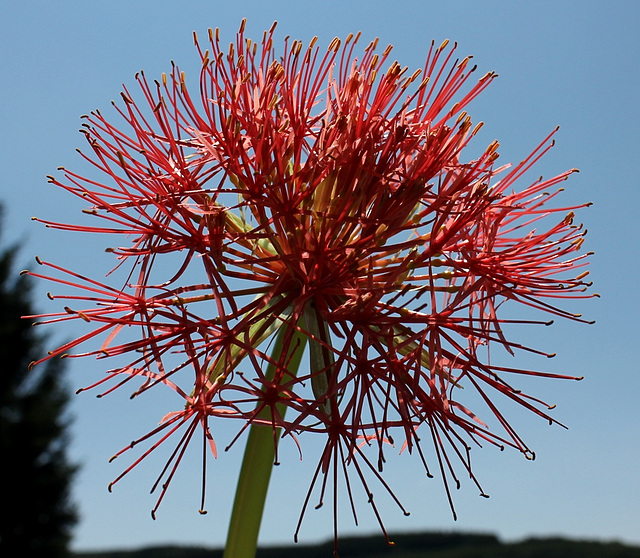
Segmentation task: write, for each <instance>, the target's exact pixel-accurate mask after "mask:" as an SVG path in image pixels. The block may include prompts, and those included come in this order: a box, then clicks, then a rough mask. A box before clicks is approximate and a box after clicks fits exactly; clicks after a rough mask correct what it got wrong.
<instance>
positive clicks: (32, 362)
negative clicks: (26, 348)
mask: <svg viewBox="0 0 640 558" xmlns="http://www.w3.org/2000/svg"><path fill="white" fill-rule="evenodd" d="M35 365H36V361H35V360H32V361H31V362H30V363H29V366H27V368H28V369H29V370H33V367H34V366H35Z"/></svg>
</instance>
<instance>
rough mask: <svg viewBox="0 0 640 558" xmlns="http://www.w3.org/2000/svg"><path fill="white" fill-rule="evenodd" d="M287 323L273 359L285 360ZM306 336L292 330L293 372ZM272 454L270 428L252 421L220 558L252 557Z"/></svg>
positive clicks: (266, 415) (265, 413)
mask: <svg viewBox="0 0 640 558" xmlns="http://www.w3.org/2000/svg"><path fill="white" fill-rule="evenodd" d="M287 329H288V328H287V327H286V326H285V327H282V328H281V329H280V332H279V334H278V336H277V338H276V343H275V346H274V348H273V353H272V360H273V362H287V360H288V359H286V358H285V359H281V358H280V356H281V353H282V345H283V339H284V336H285V335H286V331H287ZM305 342H306V337H305V336H304V335H302V334H300V333H298V332H295V333H294V336H293V339H292V341H291V344H290V345H289V346H290V347H291V350H292V351H293V354H292V355H291V358H290V359H289V362H288V365H287V369H288V370H289V372H290V373H291V374H293V375H295V374H296V373H297V370H298V366H299V365H300V361H301V359H302V353H303V352H304V346H305ZM274 374H275V366H274V365H273V363H270V364H269V366H268V367H267V371H266V378H267V379H268V380H271V379H273V376H274ZM277 408H278V412H279V413H280V415H281V416H284V413H285V411H286V407H285V406H284V405H277ZM257 418H261V419H265V420H271V411H270V409H269V407H264V408H263V409H262V410H261V411H260V412H259V413H258V415H257ZM279 436H280V429H278V430H277V432H276V434H275V442H277V440H278V438H279ZM274 458H275V448H274V432H273V430H272V428H270V427H269V426H265V425H264V424H263V425H259V424H255V423H254V424H252V425H251V427H250V429H249V437H248V439H247V445H246V447H245V450H244V457H243V460H242V467H241V469H240V476H239V477H238V486H237V488H236V495H235V499H234V502H233V510H232V512H231V520H230V522H229V531H228V533H227V544H226V546H225V549H224V558H254V557H255V555H256V550H257V547H258V534H259V532H260V523H261V521H262V513H263V511H264V504H265V500H266V498H267V491H268V488H269V480H270V478H271V471H272V469H273V462H274Z"/></svg>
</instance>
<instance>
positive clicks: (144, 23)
mask: <svg viewBox="0 0 640 558" xmlns="http://www.w3.org/2000/svg"><path fill="white" fill-rule="evenodd" d="M0 7H1V13H2V14H3V18H2V21H1V22H0V56H1V59H2V67H3V78H2V80H1V82H0V164H1V168H2V171H3V172H2V174H1V175H0V201H2V202H3V203H4V205H5V222H4V230H3V240H13V241H19V242H20V243H21V245H22V253H21V256H22V258H21V259H22V261H24V262H25V265H28V263H27V262H29V261H32V260H31V258H32V256H33V255H35V254H38V255H40V256H41V257H43V258H47V259H49V260H53V261H56V262H57V263H60V264H62V265H66V266H69V267H76V268H83V269H85V270H86V269H90V268H91V266H92V265H93V262H94V261H98V260H100V259H101V258H106V257H107V256H106V255H103V248H104V245H102V244H101V243H100V242H97V240H96V239H86V238H84V237H80V236H78V235H72V234H71V235H70V234H66V233H61V232H57V231H50V230H45V229H44V227H43V226H41V225H38V224H37V223H33V222H31V221H30V218H31V216H33V215H37V216H39V217H42V218H45V219H51V220H61V221H73V220H74V219H75V218H76V216H77V215H78V212H79V211H80V209H81V208H82V207H81V206H80V205H79V204H78V202H77V201H76V200H75V199H71V198H70V196H69V195H66V194H65V193H64V192H63V191H57V190H56V189H55V188H54V187H52V186H51V185H49V184H47V181H46V178H45V176H46V175H47V174H52V173H54V172H55V169H56V168H57V167H58V166H61V165H63V166H67V167H69V168H73V167H74V165H76V166H77V163H78V155H77V154H76V153H75V148H76V147H80V146H82V145H83V138H82V136H81V135H80V134H79V133H78V131H77V130H78V129H79V127H80V124H81V121H80V115H82V114H85V113H87V112H89V111H90V110H93V109H96V108H100V109H102V110H103V112H105V113H106V112H108V111H109V109H110V101H111V99H117V98H119V92H120V90H121V84H122V83H125V84H128V85H132V84H133V82H134V74H135V72H137V71H138V70H140V69H144V70H145V73H146V75H147V76H149V77H150V78H154V77H156V76H159V75H160V74H161V73H162V72H165V71H166V72H168V71H170V61H171V60H175V61H176V62H177V63H178V64H179V65H180V66H181V68H182V69H183V70H185V71H186V72H187V74H188V75H189V73H190V72H191V75H193V76H196V75H197V71H198V66H199V63H198V57H197V53H196V51H195V48H194V47H193V43H192V31H194V30H196V31H197V32H198V33H199V34H201V35H202V36H206V30H207V28H208V27H219V28H220V29H221V33H222V35H223V37H224V38H225V39H226V40H228V41H231V40H232V39H233V38H234V35H235V32H236V30H237V28H238V26H239V23H240V20H241V19H242V18H243V17H247V18H248V23H247V35H248V36H250V37H251V36H253V37H254V38H256V39H259V38H260V37H261V36H262V32H263V31H264V30H265V29H268V28H269V27H270V26H271V24H272V23H273V21H274V20H277V21H278V22H279V25H278V37H280V38H282V37H284V36H285V35H290V36H291V37H293V38H298V39H301V40H303V41H305V42H307V41H308V40H309V39H311V37H313V36H314V35H317V36H318V37H319V42H320V44H325V45H326V44H328V43H329V42H330V41H331V39H332V38H333V37H334V36H342V37H344V36H346V35H347V34H348V33H350V32H355V31H358V30H361V31H362V33H363V40H362V43H363V44H365V45H366V43H367V42H368V40H370V39H373V38H375V37H380V41H381V43H382V44H385V45H386V44H389V43H390V44H393V45H394V55H395V58H397V59H398V60H399V61H400V62H401V63H402V64H403V65H407V66H409V67H410V68H411V69H413V68H417V67H422V64H423V61H424V57H425V56H426V50H427V48H428V45H429V43H430V41H431V40H432V39H435V41H436V42H440V41H442V40H443V39H445V38H449V39H451V40H452V41H457V42H458V45H459V46H458V49H459V50H458V52H459V53H460V55H462V56H464V55H467V54H471V55H473V56H474V59H475V62H476V63H477V64H478V65H479V67H480V71H481V72H482V73H484V72H485V71H489V70H495V71H496V72H497V73H498V74H499V78H498V79H497V80H496V81H495V82H494V83H493V84H492V85H491V87H490V88H489V89H488V90H487V91H485V92H484V93H483V95H482V97H481V98H480V99H478V100H477V101H475V102H474V104H473V106H472V107H471V109H470V112H471V115H472V117H473V118H474V121H480V120H482V121H484V122H485V127H484V128H483V132H482V134H481V135H480V136H479V137H478V138H477V140H476V146H477V147H478V149H481V148H482V147H484V145H486V144H488V143H489V142H490V141H491V140H493V139H498V140H499V141H500V143H501V146H502V147H501V150H500V152H501V160H503V161H505V162H506V161H514V162H517V161H519V160H520V159H522V158H523V157H524V156H526V155H527V154H528V153H529V151H530V150H531V149H532V148H533V147H535V146H536V145H537V144H538V143H539V141H540V140H542V138H544V137H545V136H546V135H547V134H548V133H549V132H550V131H551V130H553V129H554V128H555V126H557V125H560V131H559V132H558V134H557V135H556V141H557V145H556V147H554V149H553V150H552V151H551V152H550V153H549V154H548V155H547V156H546V157H545V159H544V160H543V161H542V162H541V163H540V164H539V166H538V167H537V170H536V172H537V173H539V174H543V175H545V176H547V177H550V176H553V175H554V174H558V173H560V172H562V171H563V170H565V169H567V168H572V167H577V168H579V169H580V171H581V172H580V173H579V174H578V175H574V176H573V177H572V178H571V179H570V180H569V181H568V182H567V183H566V193H565V194H564V197H563V198H562V199H563V201H564V202H566V204H567V205H569V204H572V203H577V202H581V201H592V202H594V205H593V207H591V208H590V209H588V210H585V211H583V212H582V215H581V216H580V218H581V220H583V221H584V222H585V223H586V225H587V227H588V229H589V235H588V237H587V241H586V246H587V248H588V249H590V250H593V251H595V253H596V255H595V257H594V258H593V263H592V266H591V269H592V279H593V281H594V282H595V290H596V291H597V292H599V293H600V294H601V298H600V299H595V300H589V301H586V302H584V303H583V304H579V305H576V304H574V305H571V309H572V310H574V311H583V312H584V314H585V317H586V318H588V319H594V320H596V324H595V325H592V326H585V325H581V324H575V323H564V324H560V323H557V324H556V325H554V326H553V327H551V328H543V331H538V330H535V331H533V330H532V331H530V332H529V330H527V332H526V333H527V335H529V334H530V335H531V336H532V337H531V339H532V341H531V342H532V344H534V345H535V346H538V347H540V348H543V349H545V350H549V351H556V352H557V353H558V356H557V357H556V358H555V359H553V360H552V361H546V360H544V359H543V360H542V361H541V360H536V359H532V360H531V361H530V363H529V364H530V365H531V367H533V368H544V369H549V370H553V371H558V372H566V373H569V374H576V375H584V376H585V380H584V381H583V382H580V383H576V382H558V381H551V380H550V381H540V382H536V383H535V384H534V385H533V386H532V388H533V389H534V390H535V393H536V394H538V395H540V396H541V397H542V398H543V399H546V400H552V401H554V402H555V403H557V405H558V407H557V409H556V410H555V411H554V413H556V414H555V415H554V416H557V417H558V419H559V420H560V421H561V422H563V423H565V424H567V425H568V426H569V429H568V430H563V429H561V428H558V427H549V426H548V425H547V424H546V423H544V422H542V421H539V420H536V419H535V418H534V417H530V416H527V415H526V414H525V413H518V412H517V410H514V412H513V415H511V416H512V420H513V424H515V425H517V426H518V427H519V432H520V434H521V435H522V436H523V437H524V438H525V439H526V441H527V442H529V444H530V445H531V446H532V447H533V449H535V451H536V455H537V459H536V460H535V461H533V462H529V461H526V460H525V459H524V458H523V457H522V456H521V455H520V454H517V453H515V452H508V451H506V452H502V453H500V452H498V451H496V450H494V449H492V448H485V449H484V450H481V451H476V452H475V455H474V464H475V472H476V474H477V476H478V477H479V479H480V480H481V482H482V485H483V488H484V490H485V491H486V492H488V493H489V494H490V495H491V498H490V499H488V500H486V499H484V498H480V497H478V492H477V490H476V489H475V487H474V486H473V484H472V483H471V482H469V481H467V482H464V481H463V486H462V488H461V490H459V491H457V492H456V493H455V494H454V497H455V502H456V509H457V512H458V517H459V519H458V521H457V522H454V521H453V520H452V518H451V514H450V512H449V509H448V505H447V501H446V497H445V494H444V491H443V489H442V486H441V483H440V482H439V481H438V480H435V479H434V480H427V479H425V478H424V475H423V474H422V473H421V469H420V466H419V464H418V463H417V461H416V460H412V459H407V456H405V455H403V456H400V457H399V458H398V459H392V460H390V461H391V462H392V463H390V465H389V472H388V478H389V479H390V482H391V483H392V484H393V485H394V488H396V493H397V494H398V496H399V497H400V498H401V499H402V501H403V503H404V504H405V506H406V507H407V508H408V509H409V510H410V511H411V516H410V517H409V518H405V517H403V516H402V514H401V513H400V512H399V511H398V510H396V509H395V508H394V507H393V506H392V505H391V503H389V505H382V504H381V506H382V508H383V515H384V519H385V524H386V526H387V528H388V529H389V530H390V531H391V532H392V533H393V532H404V531H415V530H422V529H446V530H451V529H457V530H463V531H488V532H492V533H496V534H498V535H500V536H502V537H504V538H506V539H514V538H520V537H524V536H529V535H540V536H545V535H565V536H571V537H579V538H597V539H618V540H623V541H628V542H635V543H638V544H640V503H639V502H640V478H639V476H638V473H637V464H638V463H639V462H640V443H639V442H638V440H640V426H639V423H640V421H639V419H640V411H639V409H638V400H639V396H638V394H639V393H640V374H639V372H640V370H639V368H640V366H639V364H638V359H637V356H636V350H637V348H638V345H639V342H640V335H639V329H640V328H639V327H638V316H639V315H640V305H639V302H638V300H639V299H640V297H639V296H638V286H639V285H638V276H639V271H640V264H639V261H640V258H639V257H638V256H639V248H638V241H637V236H638V235H637V232H636V230H635V229H634V227H635V226H637V222H638V220H637V211H638V207H639V206H640V194H639V188H638V186H639V180H640V178H639V177H640V105H639V104H638V99H639V98H640V77H639V76H640V74H638V72H637V59H638V55H639V54H640V39H639V38H638V33H637V26H638V24H639V23H640V4H638V3H636V2H633V1H627V2H623V1H618V2H607V3H605V2H592V1H579V2H578V1H565V2H556V1H537V2H519V1H502V2H500V1H488V2H471V1H451V2H429V1H422V2H421V1H409V0H394V2H380V1H375V0H373V1H368V2H365V1H345V0H342V1H336V0H325V1H323V2H310V3H304V2H294V1H284V0H280V1H272V2H262V1H245V2H243V1H241V0H237V1H235V2H230V3H224V2H217V1H214V0H210V1H186V2H180V3H179V2H167V1H159V0H154V1H148V0H138V1H136V2H130V1H126V2H125V1H121V0H111V1H109V2H89V1H82V2H80V1H75V0H66V1H65V2H45V1H39V2H38V1H29V0H26V1H22V2H7V1H2V2H1V3H0ZM94 259H95V260H94ZM48 288H50V287H49V286H47V285H38V288H37V289H36V291H35V292H36V294H37V296H38V297H39V298H38V299H37V300H36V304H37V307H38V308H39V309H40V310H42V311H53V308H52V307H51V306H49V305H47V302H48V301H47V299H46V296H45V293H46V290H47V289H48ZM72 334H73V331H68V332H64V335H62V334H61V333H60V332H56V333H55V334H54V339H57V340H61V339H62V338H64V336H69V335H72ZM527 340H529V338H527ZM527 363H528V362H526V361H524V362H523V361H521V362H520V364H522V365H523V366H525V367H526V365H527ZM69 372H70V373H69V377H68V380H69V387H70V389H72V390H75V389H77V388H78V387H82V386H85V385H87V384H89V383H91V380H92V379H96V378H97V377H98V376H99V374H100V373H101V368H100V364H99V363H94V362H78V361H75V362H74V363H73V365H72V366H71V367H70V371H69ZM163 397H166V399H163ZM169 398H170V394H169V395H167V396H163V395H162V394H160V393H157V394H152V396H151V397H149V398H147V399H148V400H146V401H142V402H141V403H138V402H131V401H129V399H128V394H125V393H122V394H115V395H114V396H110V397H107V398H104V399H101V400H97V399H95V397H93V396H92V395H91V394H90V393H85V394H81V395H78V396H74V399H73V403H72V406H71V412H72V415H73V417H74V422H73V426H72V435H73V441H72V444H71V448H70V453H71V456H72V458H73V459H74V460H77V461H79V462H80V463H81V464H82V469H81V471H80V473H79V475H78V479H77V483H76V485H75V487H74V498H75V500H76V501H77V503H78V505H79V508H80V512H81V521H80V523H79V525H78V527H77V529H76V532H75V539H74V547H75V548H78V549H98V548H133V547H139V546H143V545H149V544H161V543H180V544H199V545H213V546H221V545H222V544H223V542H224V537H225V532H226V526H227V521H228V516H229V510H230V506H231V502H232V497H233V491H234V488H235V479H236V472H237V468H238V466H239V461H240V458H241V451H240V450H241V448H240V447H238V448H236V449H235V450H234V451H232V452H229V453H223V454H222V455H221V456H220V457H219V459H218V460H217V461H216V462H215V463H214V464H213V466H210V469H209V475H210V476H209V487H210V489H209V494H208V501H209V504H208V508H209V514H208V515H206V516H200V515H199V514H198V513H197V509H198V505H199V460H198V451H195V452H194V455H193V456H192V457H193V459H190V460H189V461H188V462H187V463H185V467H184V469H183V471H182V472H181V473H180V474H179V475H178V477H177V478H176V480H175V481H174V484H173V486H172V489H171V491H170V492H169V495H168V496H167V499H166V502H165V503H164V505H163V507H161V508H160V511H159V513H158V519H157V520H156V521H152V520H151V517H150V514H149V511H150V509H151V508H152V507H153V504H154V501H155V499H154V497H153V496H149V493H148V489H149V488H150V486H151V483H152V482H153V479H154V478H155V477H154V473H157V471H158V466H159V465H160V464H161V463H162V462H161V461H155V462H154V461H153V460H150V461H149V463H145V464H144V465H143V466H141V467H140V469H139V470H136V471H135V472H134V473H132V475H131V476H130V477H128V478H126V479H125V480H124V481H123V482H122V483H121V484H119V485H118V486H117V487H116V489H115V490H114V492H113V493H112V494H109V493H108V492H107V490H106V486H107V484H108V483H109V482H110V481H111V480H112V479H113V478H114V477H115V476H117V474H118V473H119V472H120V470H121V469H122V467H123V466H124V465H126V463H127V462H126V461H123V462H122V463H119V462H118V460H116V461H115V462H114V463H112V464H109V463H108V458H109V457H110V456H111V455H113V454H114V453H115V452H116V451H117V450H119V449H120V448H121V447H122V446H124V445H126V444H127V443H128V442H129V441H130V440H132V439H134V438H136V437H137V436H139V435H140V434H142V433H144V432H146V431H148V430H149V429H151V428H152V427H153V424H154V422H157V420H158V419H159V418H160V417H161V416H162V415H163V414H164V412H166V410H165V409H166V405H170V404H171V402H172V401H170V400H169ZM221 445H222V446H224V444H221ZM315 449H317V448H315ZM284 451H285V455H284V456H283V465H281V466H280V467H279V468H277V469H276V470H275V472H274V477H273V484H272V487H271V490H270V495H269V500H268V503H267V510H266V516H265V521H264V523H263V529H262V533H261V541H262V543H263V544H271V543H280V542H285V543H288V542H291V540H292V535H293V531H294V529H295V523H296V520H297V516H298V513H299V510H300V507H301V505H302V500H303V498H304V494H305V491H306V488H307V486H308V482H309V478H310V475H311V473H312V471H313V467H314V465H315V461H314V455H315V454H314V447H313V446H311V447H310V449H309V450H308V451H307V450H306V449H305V454H304V457H305V458H304V460H303V462H302V463H301V462H300V461H299V460H298V456H297V453H296V451H295V450H294V449H292V448H288V449H287V448H285V450H284ZM286 457H288V459H285V458H286ZM4 482H8V479H4ZM326 507H327V509H323V510H320V511H311V512H309V513H308V515H307V518H306V521H305V524H304V527H303V530H302V532H301V539H302V541H303V542H314V541H317V540H323V539H326V538H328V537H330V536H331V528H332V527H331V512H330V509H328V508H329V506H326ZM359 510H360V512H359V519H360V527H358V528H357V529H356V528H355V527H354V526H353V524H352V522H351V521H350V519H349V518H348V517H345V519H346V520H345V522H344V526H343V527H342V532H343V533H345V534H346V533H357V534H368V533H373V532H377V526H376V522H375V518H374V517H373V516H372V515H371V513H370V511H369V509H368V508H367V505H366V502H365V501H364V500H360V501H359Z"/></svg>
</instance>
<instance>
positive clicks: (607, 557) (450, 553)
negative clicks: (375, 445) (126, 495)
mask: <svg viewBox="0 0 640 558" xmlns="http://www.w3.org/2000/svg"><path fill="white" fill-rule="evenodd" d="M392 540H393V541H394V543H395V545H394V546H389V545H387V544H386V543H385V542H384V539H383V538H382V537H381V536H369V537H347V538H341V539H340V541H339V547H338V551H339V558H489V557H491V558H591V557H593V558H640V547H637V546H629V545H624V544H622V543H618V542H595V541H579V540H571V539H564V538H555V537H554V538H531V539H526V540H523V541H518V542H510V543H505V542H501V541H500V539H498V537H496V536H495V535H490V534H489V535H484V534H463V533H434V532H428V533H417V534H404V535H395V536H393V537H392ZM333 550H334V549H333V540H331V541H327V542H324V543H321V544H317V545H301V544H297V545H288V546H277V547H276V546H273V547H264V548H259V549H258V554H257V558H299V557H300V556H304V558H331V557H333ZM222 554H223V551H222V549H212V548H196V547H184V546H158V547H147V548H141V549H139V550H127V551H109V552H77V553H74V554H73V558H222Z"/></svg>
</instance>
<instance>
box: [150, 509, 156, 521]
mask: <svg viewBox="0 0 640 558" xmlns="http://www.w3.org/2000/svg"><path fill="white" fill-rule="evenodd" d="M151 519H153V520H154V521H155V520H156V510H151Z"/></svg>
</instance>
